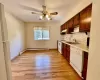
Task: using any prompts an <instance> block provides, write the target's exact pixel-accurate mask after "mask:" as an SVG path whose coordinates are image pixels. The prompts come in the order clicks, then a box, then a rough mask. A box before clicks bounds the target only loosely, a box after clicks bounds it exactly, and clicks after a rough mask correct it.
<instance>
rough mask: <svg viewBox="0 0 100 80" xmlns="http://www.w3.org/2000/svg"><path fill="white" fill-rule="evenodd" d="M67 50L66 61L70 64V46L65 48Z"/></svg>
mask: <svg viewBox="0 0 100 80" xmlns="http://www.w3.org/2000/svg"><path fill="white" fill-rule="evenodd" d="M66 47H67V48H66V49H67V52H66V59H67V61H68V62H70V46H69V45H67V46H66Z"/></svg>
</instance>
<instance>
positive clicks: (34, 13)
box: [31, 12, 42, 15]
mask: <svg viewBox="0 0 100 80" xmlns="http://www.w3.org/2000/svg"><path fill="white" fill-rule="evenodd" d="M31 13H32V14H38V15H42V13H38V12H31Z"/></svg>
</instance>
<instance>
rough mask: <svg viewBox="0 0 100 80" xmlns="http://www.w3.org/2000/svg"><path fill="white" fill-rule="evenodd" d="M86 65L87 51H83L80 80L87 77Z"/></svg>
mask: <svg viewBox="0 0 100 80" xmlns="http://www.w3.org/2000/svg"><path fill="white" fill-rule="evenodd" d="M87 67H88V53H87V52H84V59H83V71H82V77H83V79H82V80H86V77H87Z"/></svg>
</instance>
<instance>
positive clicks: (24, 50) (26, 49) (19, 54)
mask: <svg viewBox="0 0 100 80" xmlns="http://www.w3.org/2000/svg"><path fill="white" fill-rule="evenodd" d="M25 51H27V49H24V50H23V51H21V52H20V53H19V55H21V54H23V53H24V52H25Z"/></svg>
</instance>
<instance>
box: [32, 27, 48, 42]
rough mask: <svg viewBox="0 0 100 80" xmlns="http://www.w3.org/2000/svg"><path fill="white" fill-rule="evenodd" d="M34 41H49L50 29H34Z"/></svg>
mask: <svg viewBox="0 0 100 80" xmlns="http://www.w3.org/2000/svg"><path fill="white" fill-rule="evenodd" d="M34 40H49V28H48V27H34Z"/></svg>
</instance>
